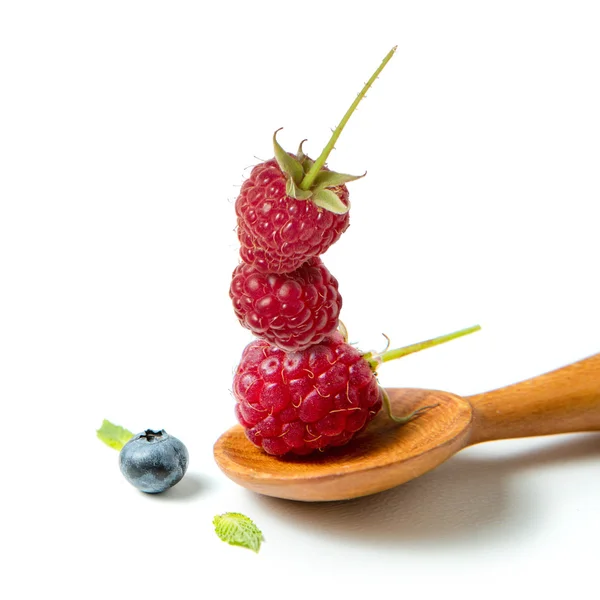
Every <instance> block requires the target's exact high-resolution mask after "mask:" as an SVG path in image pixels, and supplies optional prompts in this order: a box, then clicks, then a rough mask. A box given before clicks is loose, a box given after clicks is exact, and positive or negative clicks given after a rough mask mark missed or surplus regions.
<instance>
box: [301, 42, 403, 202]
mask: <svg viewBox="0 0 600 600" xmlns="http://www.w3.org/2000/svg"><path fill="white" fill-rule="evenodd" d="M397 47H398V46H394V47H393V48H392V49H391V50H390V51H389V52H388V53H387V55H386V57H385V58H384V59H383V61H382V63H381V64H380V65H379V68H378V69H377V71H375V73H373V75H371V79H369V81H367V83H366V84H365V87H363V89H362V90H361V92H360V94H358V96H357V97H356V100H354V102H353V103H352V104H351V105H350V108H349V109H348V110H347V111H346V114H345V115H344V117H343V118H342V120H341V121H340V124H339V125H338V126H337V127H336V128H335V129H334V131H333V134H332V136H331V139H330V140H329V142H327V146H325V148H324V149H323V152H321V154H320V155H319V158H317V160H315V162H314V164H313V165H312V167H311V168H310V169H309V171H308V173H307V174H306V175H305V176H304V179H302V183H300V188H301V189H303V190H308V189H310V186H311V185H312V184H313V182H314V180H315V177H316V176H317V174H318V173H319V172H320V171H321V169H322V167H323V165H324V164H325V161H326V160H327V157H328V156H329V154H330V153H331V151H332V150H333V147H334V146H335V143H336V142H337V140H338V138H339V137H340V134H341V133H342V130H343V129H344V127H345V126H346V123H347V122H348V121H349V120H350V117H351V116H352V113H353V112H354V111H355V110H356V107H357V106H358V103H359V102H360V101H361V100H362V99H363V98H364V96H365V94H366V93H367V91H368V89H369V88H370V87H371V86H372V85H373V82H374V81H375V80H376V79H377V77H379V74H380V73H381V71H383V68H384V67H385V65H387V64H388V62H389V61H390V59H391V58H392V56H393V55H394V52H396V48H397Z"/></svg>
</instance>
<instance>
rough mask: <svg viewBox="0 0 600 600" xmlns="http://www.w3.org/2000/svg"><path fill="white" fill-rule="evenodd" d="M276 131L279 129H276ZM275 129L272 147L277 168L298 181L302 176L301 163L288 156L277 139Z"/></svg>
mask: <svg viewBox="0 0 600 600" xmlns="http://www.w3.org/2000/svg"><path fill="white" fill-rule="evenodd" d="M277 131H280V129H278V130H277ZM277 131H276V132H275V133H274V134H273V147H274V148H275V160H276V161H277V164H278V165H279V168H280V169H281V170H282V171H283V172H284V173H285V174H286V175H287V176H288V178H289V179H293V180H294V181H295V182H296V183H298V184H299V183H300V181H301V180H302V178H303V177H304V169H303V168H302V165H301V164H300V163H299V162H298V161H297V160H296V159H295V158H293V157H292V156H290V155H289V154H288V153H287V152H286V151H285V150H284V149H283V148H282V147H281V146H280V145H279V142H278V141H277Z"/></svg>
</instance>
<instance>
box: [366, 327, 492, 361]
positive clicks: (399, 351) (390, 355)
mask: <svg viewBox="0 0 600 600" xmlns="http://www.w3.org/2000/svg"><path fill="white" fill-rule="evenodd" d="M480 329H481V327H480V326H479V325H473V326H472V327H467V328H466V329H461V330H460V331H455V332H453V333H448V334H446V335H441V336H439V337H436V338H433V339H431V340H426V341H424V342H419V343H417V344H411V345H410V346H404V347H403V348H396V349H395V350H387V351H386V352H383V353H381V354H371V353H369V354H366V355H365V356H364V358H365V359H366V360H367V362H368V363H369V364H370V365H371V368H372V369H373V370H375V369H377V367H378V366H379V365H380V364H381V363H384V362H388V361H390V360H395V359H396V358H401V357H402V356H406V355H407V354H413V353H414V352H419V351H420V350H425V349H426V348H432V347H433V346H439V345H440V344H445V343H446V342H449V341H451V340H455V339H456V338H459V337H462V336H464V335H468V334H469V333H473V332H475V331H479V330H480Z"/></svg>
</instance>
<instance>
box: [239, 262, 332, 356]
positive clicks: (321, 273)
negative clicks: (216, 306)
mask: <svg viewBox="0 0 600 600" xmlns="http://www.w3.org/2000/svg"><path fill="white" fill-rule="evenodd" d="M229 296H230V297H231V299H232V301H233V308H234V310H235V314H236V316H237V317H238V319H239V320H240V323H241V324H242V325H243V326H244V327H246V328H247V329H249V330H250V331H252V333H254V334H255V335H256V336H257V337H260V338H263V339H265V340H267V341H269V342H271V343H272V344H275V345H276V346H278V347H279V348H281V349H282V350H285V351H287V352H294V351H298V350H305V349H306V348H308V347H309V346H312V345H313V344H319V343H320V342H322V341H323V340H324V339H326V338H327V337H328V336H330V335H331V334H333V333H334V332H335V331H336V329H337V327H338V318H339V314H340V309H341V308H342V297H341V295H340V293H339V291H338V282H337V279H336V278H335V277H334V276H333V275H332V274H331V273H330V272H329V271H328V269H327V267H325V265H324V264H323V262H322V261H321V259H320V258H318V257H315V258H311V259H309V260H308V261H307V262H305V263H304V264H303V265H302V266H301V267H300V268H298V269H296V270H295V271H292V272H291V273H279V274H275V273H261V272H259V271H258V270H257V269H256V268H255V267H253V266H252V265H248V264H246V263H240V264H239V265H238V266H237V268H236V269H235V271H234V272H233V278H232V281H231V287H230V288H229Z"/></svg>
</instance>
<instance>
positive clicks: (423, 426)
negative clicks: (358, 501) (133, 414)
mask: <svg viewBox="0 0 600 600" xmlns="http://www.w3.org/2000/svg"><path fill="white" fill-rule="evenodd" d="M387 392H388V395H389V397H390V401H391V405H392V411H393V413H395V414H406V413H409V412H411V411H413V410H416V409H418V408H419V407H422V406H431V405H436V404H437V406H435V407H434V408H431V409H430V410H427V411H424V412H423V413H420V414H419V415H418V416H417V417H416V418H415V419H413V420H412V421H410V422H408V423H407V424H405V425H402V426H398V425H397V424H396V423H394V422H393V421H391V420H390V419H388V418H387V415H385V413H384V412H383V411H381V412H380V413H379V414H378V415H377V416H376V417H375V418H374V419H373V421H371V423H369V425H368V426H367V428H366V429H365V430H364V431H363V432H361V433H360V434H359V435H357V436H356V437H355V438H354V439H352V440H351V441H350V442H349V443H348V444H346V445H344V446H341V447H339V448H332V449H328V450H327V451H326V452H322V453H315V454H313V455H309V456H306V457H297V458H276V457H273V456H269V455H268V454H266V453H264V452H263V451H262V450H261V449H259V448H257V447H256V446H254V445H253V444H252V443H251V442H250V441H249V440H248V439H247V438H246V436H245V434H244V430H243V429H242V427H241V426H239V425H237V426H235V427H232V428H231V429H230V430H229V431H227V432H225V433H224V434H223V435H222V436H221V437H220V438H219V439H218V440H217V442H216V444H215V446H214V456H215V460H216V462H217V464H218V465H219V467H220V468H221V470H222V471H223V472H224V473H225V474H226V475H227V476H228V477H229V478H230V479H232V480H233V481H235V482H236V483H238V484H240V485H242V486H244V487H246V488H248V489H250V490H252V491H254V492H258V493H260V494H264V495H267V496H274V497H278V498H286V499H290V500H302V501H330V500H345V499H350V498H356V497H360V496H366V495H370V494H375V493H377V492H381V491H384V490H387V489H390V488H392V487H395V486H397V485H400V484H402V483H404V482H406V481H409V480H411V479H414V478H415V477H418V476H420V475H423V474H424V473H426V472H427V471H430V470H431V469H433V468H435V467H436V466H438V465H439V464H441V463H443V462H444V461H446V460H447V459H449V458H450V457H452V456H453V455H454V454H456V453H457V452H459V451H460V450H462V449H463V448H465V447H466V446H469V445H471V444H475V443H480V442H484V441H490V440H494V439H506V438H511V437H526V436H533V435H549V434H556V433H568V432H575V431H594V430H600V354H597V355H595V356H592V357H590V358H587V359H584V360H582V361H579V362H577V363H573V364H572V365H569V366H568V367H563V368H562V369H558V370H556V371H552V372H550V373H546V374H545V375H541V376H539V377H535V378H533V379H530V380H527V381H524V382H521V383H518V384H514V385H511V386H508V387H505V388H501V389H499V390H494V391H491V392H486V393H483V394H479V395H476V396H471V397H469V398H461V397H460V396H457V395H455V394H451V393H448V392H443V391H437V390H424V389H414V388H404V389H398V388H393V389H388V390H387Z"/></svg>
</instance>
